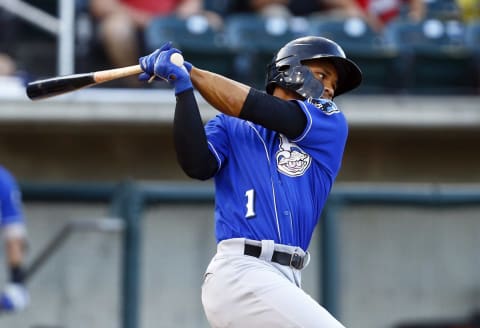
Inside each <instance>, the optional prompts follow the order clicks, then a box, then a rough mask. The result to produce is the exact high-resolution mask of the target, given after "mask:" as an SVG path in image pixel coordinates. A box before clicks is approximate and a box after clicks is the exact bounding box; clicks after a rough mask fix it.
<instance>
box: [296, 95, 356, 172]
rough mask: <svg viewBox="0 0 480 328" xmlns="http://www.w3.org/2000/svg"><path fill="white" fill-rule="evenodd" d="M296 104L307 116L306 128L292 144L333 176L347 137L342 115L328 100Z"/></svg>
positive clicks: (339, 163)
mask: <svg viewBox="0 0 480 328" xmlns="http://www.w3.org/2000/svg"><path fill="white" fill-rule="evenodd" d="M297 102H298V103H299V105H300V107H301V109H302V110H303V111H304V113H305V115H306V116H307V125H306V128H305V130H304V132H303V133H302V134H301V135H300V136H299V137H298V138H296V139H294V140H292V141H293V142H296V143H297V144H298V145H299V146H301V147H302V148H303V149H305V150H306V151H308V152H309V154H310V155H312V156H313V158H314V160H317V161H319V162H320V164H321V165H322V166H324V167H325V168H327V169H328V170H330V171H331V173H332V174H333V175H337V173H338V171H339V170H340V165H341V161H342V157H343V152H344V150H345V144H346V141H347V136H348V124H347V121H346V118H345V115H344V114H343V113H342V112H341V111H340V110H339V109H338V108H337V106H336V104H335V103H334V102H332V101H329V100H325V99H316V100H312V101H297Z"/></svg>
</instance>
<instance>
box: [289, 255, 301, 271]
mask: <svg viewBox="0 0 480 328" xmlns="http://www.w3.org/2000/svg"><path fill="white" fill-rule="evenodd" d="M303 260H304V259H303V257H301V256H300V255H299V254H298V253H293V254H292V257H291V258H290V266H291V267H292V268H295V269H297V270H301V269H302V268H303Z"/></svg>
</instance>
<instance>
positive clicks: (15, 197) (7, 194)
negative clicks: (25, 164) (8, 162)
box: [0, 167, 24, 229]
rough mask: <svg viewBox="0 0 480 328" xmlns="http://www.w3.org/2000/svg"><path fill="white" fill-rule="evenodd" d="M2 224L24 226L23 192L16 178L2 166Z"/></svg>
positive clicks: (0, 185)
mask: <svg viewBox="0 0 480 328" xmlns="http://www.w3.org/2000/svg"><path fill="white" fill-rule="evenodd" d="M0 212H1V213H0V214H1V218H0V226H1V228H2V229H5V228H7V227H10V226H12V227H13V226H23V225H24V218H23V213H22V206H21V193H20V189H19V187H18V184H17V182H16V180H15V178H14V177H13V176H12V175H11V174H10V173H9V172H8V171H7V170H6V169H4V168H1V167H0Z"/></svg>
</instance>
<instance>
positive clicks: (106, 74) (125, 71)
mask: <svg viewBox="0 0 480 328" xmlns="http://www.w3.org/2000/svg"><path fill="white" fill-rule="evenodd" d="M140 73H143V70H142V68H141V67H140V65H132V66H126V67H121V68H114V69H107V70H104V71H97V72H95V73H94V74H93V78H94V80H95V82H96V83H102V82H108V81H111V80H115V79H120V78H123V77H127V76H131V75H136V74H140Z"/></svg>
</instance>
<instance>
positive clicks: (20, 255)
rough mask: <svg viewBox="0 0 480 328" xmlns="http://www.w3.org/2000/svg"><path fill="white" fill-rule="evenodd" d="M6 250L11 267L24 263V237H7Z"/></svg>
mask: <svg viewBox="0 0 480 328" xmlns="http://www.w3.org/2000/svg"><path fill="white" fill-rule="evenodd" d="M5 250H6V260H7V263H8V265H9V266H10V267H14V266H20V265H22V263H23V260H24V253H25V241H24V240H23V239H22V238H11V239H7V240H6V241H5Z"/></svg>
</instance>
